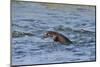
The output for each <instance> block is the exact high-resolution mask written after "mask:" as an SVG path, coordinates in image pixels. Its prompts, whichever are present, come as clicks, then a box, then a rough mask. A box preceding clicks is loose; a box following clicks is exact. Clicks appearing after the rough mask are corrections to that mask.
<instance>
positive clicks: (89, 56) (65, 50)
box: [11, 2, 96, 65]
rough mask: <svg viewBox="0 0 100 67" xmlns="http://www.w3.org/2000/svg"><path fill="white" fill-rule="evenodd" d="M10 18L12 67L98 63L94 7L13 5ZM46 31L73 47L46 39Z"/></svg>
mask: <svg viewBox="0 0 100 67" xmlns="http://www.w3.org/2000/svg"><path fill="white" fill-rule="evenodd" d="M11 16H12V17H11V18H12V19H11V21H12V22H11V25H12V27H11V29H12V30H11V32H12V41H11V43H12V45H11V46H12V48H11V51H12V52H11V54H12V57H11V58H12V65H31V64H49V63H50V64H51V63H65V62H66V63H69V62H81V61H95V60H96V56H95V54H96V50H95V49H96V47H95V46H96V43H95V41H96V40H95V39H96V38H95V33H96V32H95V23H96V22H95V6H82V5H67V4H66V5H65V4H51V3H36V2H12V5H11ZM46 31H56V32H59V33H61V34H63V35H65V36H66V37H68V38H69V39H70V40H71V41H72V42H73V44H70V45H63V44H60V43H56V42H54V41H53V40H52V39H51V38H47V39H43V38H42V36H43V33H45V32H46ZM25 33H28V34H27V35H26V34H25ZM29 34H32V35H29Z"/></svg>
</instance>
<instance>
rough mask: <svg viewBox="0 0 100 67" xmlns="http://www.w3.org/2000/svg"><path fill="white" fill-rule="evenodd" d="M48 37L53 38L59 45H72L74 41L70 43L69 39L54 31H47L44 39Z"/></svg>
mask: <svg viewBox="0 0 100 67" xmlns="http://www.w3.org/2000/svg"><path fill="white" fill-rule="evenodd" d="M47 37H52V38H53V40H54V41H56V42H59V43H72V41H70V40H69V39H68V38H67V37H65V36H64V35H62V34H60V33H58V32H54V31H47V32H46V33H45V35H44V38H47Z"/></svg>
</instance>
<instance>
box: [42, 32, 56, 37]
mask: <svg viewBox="0 0 100 67" xmlns="http://www.w3.org/2000/svg"><path fill="white" fill-rule="evenodd" d="M48 37H52V38H53V39H54V38H55V37H56V35H55V32H53V31H48V32H46V33H44V36H43V38H48Z"/></svg>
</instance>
